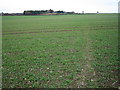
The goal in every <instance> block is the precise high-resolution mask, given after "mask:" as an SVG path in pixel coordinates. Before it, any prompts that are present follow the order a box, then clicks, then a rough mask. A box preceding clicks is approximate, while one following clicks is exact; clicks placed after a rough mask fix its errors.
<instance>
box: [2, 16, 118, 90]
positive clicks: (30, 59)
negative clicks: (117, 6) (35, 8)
mask: <svg viewBox="0 0 120 90" xmlns="http://www.w3.org/2000/svg"><path fill="white" fill-rule="evenodd" d="M117 19H118V18H117V14H93V15H56V16H54V15H53V16H3V33H2V35H3V44H2V47H3V54H2V55H3V56H2V58H3V59H2V63H3V75H2V78H3V81H2V82H3V84H2V85H3V88H7V87H11V88H15V87H16V88H29V87H36V88H58V87H59V88H67V87H68V88H82V87H84V88H86V87H88V88H101V87H114V88H115V87H118V86H119V85H118V20H117Z"/></svg>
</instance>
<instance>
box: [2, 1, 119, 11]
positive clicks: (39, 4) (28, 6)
mask: <svg viewBox="0 0 120 90" xmlns="http://www.w3.org/2000/svg"><path fill="white" fill-rule="evenodd" d="M118 1H119V0H0V12H4V13H7V12H8V13H16V12H18V13H22V12H23V11H24V10H48V9H53V10H55V11H56V10H64V11H75V12H79V13H81V12H82V11H84V12H86V13H88V12H89V13H94V12H97V11H99V12H100V13H117V12H118Z"/></svg>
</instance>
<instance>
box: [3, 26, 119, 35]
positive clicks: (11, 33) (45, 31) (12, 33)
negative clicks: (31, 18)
mask: <svg viewBox="0 0 120 90" xmlns="http://www.w3.org/2000/svg"><path fill="white" fill-rule="evenodd" d="M86 29H87V30H101V29H117V28H113V27H101V28H80V30H74V29H73V30H40V31H35V32H10V33H5V32H4V33H2V35H14V34H26V33H29V34H30V33H31V34H32V33H42V32H44V33H47V32H70V31H81V30H86Z"/></svg>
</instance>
